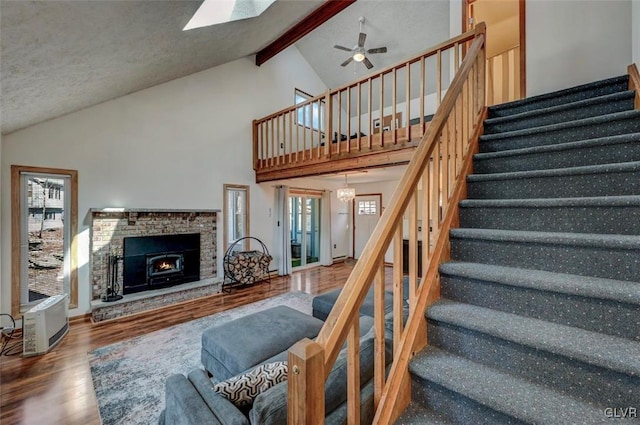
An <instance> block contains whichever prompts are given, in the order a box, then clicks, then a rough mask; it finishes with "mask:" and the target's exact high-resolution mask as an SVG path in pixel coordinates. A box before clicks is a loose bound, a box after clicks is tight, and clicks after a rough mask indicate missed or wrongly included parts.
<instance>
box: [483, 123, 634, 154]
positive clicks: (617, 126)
mask: <svg viewBox="0 0 640 425" xmlns="http://www.w3.org/2000/svg"><path fill="white" fill-rule="evenodd" d="M639 131H640V119H638V117H637V116H635V115H634V116H633V117H628V118H626V119H618V120H614V121H607V122H604V123H601V124H597V125H594V124H587V125H582V126H579V127H570V128H564V129H559V130H554V131H545V132H542V133H539V132H538V133H532V134H522V135H518V136H513V137H504V138H500V139H498V140H491V139H489V140H484V139H483V137H480V144H479V149H480V152H498V151H503V150H511V149H522V148H530V147H534V146H547V145H554V144H558V143H567V142H576V141H579V140H588V139H595V138H598V137H608V136H616V135H620V134H628V133H637V132H639Z"/></svg>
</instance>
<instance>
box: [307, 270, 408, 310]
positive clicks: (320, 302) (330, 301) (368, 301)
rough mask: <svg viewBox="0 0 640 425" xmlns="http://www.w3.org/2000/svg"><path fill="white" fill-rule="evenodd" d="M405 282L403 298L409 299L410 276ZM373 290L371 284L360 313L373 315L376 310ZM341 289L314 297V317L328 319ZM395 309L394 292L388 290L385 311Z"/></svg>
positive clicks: (385, 298)
mask: <svg viewBox="0 0 640 425" xmlns="http://www.w3.org/2000/svg"><path fill="white" fill-rule="evenodd" d="M403 283H404V290H403V291H404V292H403V294H402V295H403V298H404V299H405V301H406V300H408V299H409V278H407V277H405V278H404V280H403ZM373 290H374V287H373V286H371V288H370V289H369V292H367V295H366V297H365V299H364V301H363V302H362V307H360V315H361V316H362V315H364V316H371V317H373V312H374V307H373V306H374V304H373V303H374V301H373ZM340 291H342V288H338V289H335V290H333V291H331V292H327V293H326V294H322V295H318V296H316V297H314V298H313V303H312V308H313V317H317V318H318V319H320V320H327V317H328V316H329V313H331V309H332V308H333V305H334V304H335V303H336V300H337V299H338V295H340ZM391 311H393V292H391V291H386V293H385V297H384V312H385V314H386V313H389V312H391Z"/></svg>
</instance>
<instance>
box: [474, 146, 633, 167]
mask: <svg viewBox="0 0 640 425" xmlns="http://www.w3.org/2000/svg"><path fill="white" fill-rule="evenodd" d="M630 161H640V141H634V142H629V143H621V144H616V145H599V146H592V147H584V148H580V149H567V150H562V151H555V152H541V153H531V154H526V155H517V156H509V157H501V158H490V159H487V160H483V159H480V160H477V159H476V160H474V162H473V172H474V173H476V174H489V173H508V172H513V171H531V170H549V169H553V168H570V167H580V166H586V165H601V164H614V163H617V162H630Z"/></svg>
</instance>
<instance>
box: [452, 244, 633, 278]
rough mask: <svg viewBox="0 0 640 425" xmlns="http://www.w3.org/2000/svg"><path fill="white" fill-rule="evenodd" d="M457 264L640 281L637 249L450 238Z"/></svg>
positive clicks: (453, 256)
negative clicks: (517, 268) (487, 265)
mask: <svg viewBox="0 0 640 425" xmlns="http://www.w3.org/2000/svg"><path fill="white" fill-rule="evenodd" d="M451 257H452V258H453V259H454V260H458V261H466V262H471V263H484V264H493V265H498V266H510V267H520V268H524V269H534V270H546V271H551V272H557V273H569V274H575V275H579V276H594V277H602V278H609V279H617V280H628V281H638V276H640V261H638V252H637V250H634V249H611V248H603V247H600V248H598V247H594V246H573V245H570V244H561V245H560V244H554V243H522V242H520V243H519V242H513V241H492V240H485V239H475V238H473V239H472V238H458V237H456V236H453V235H452V236H451Z"/></svg>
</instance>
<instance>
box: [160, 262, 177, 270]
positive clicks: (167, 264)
mask: <svg viewBox="0 0 640 425" xmlns="http://www.w3.org/2000/svg"><path fill="white" fill-rule="evenodd" d="M175 268H176V265H175V264H174V263H172V262H170V261H166V260H165V261H161V262H159V263H156V269H157V270H160V271H165V270H171V269H175Z"/></svg>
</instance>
